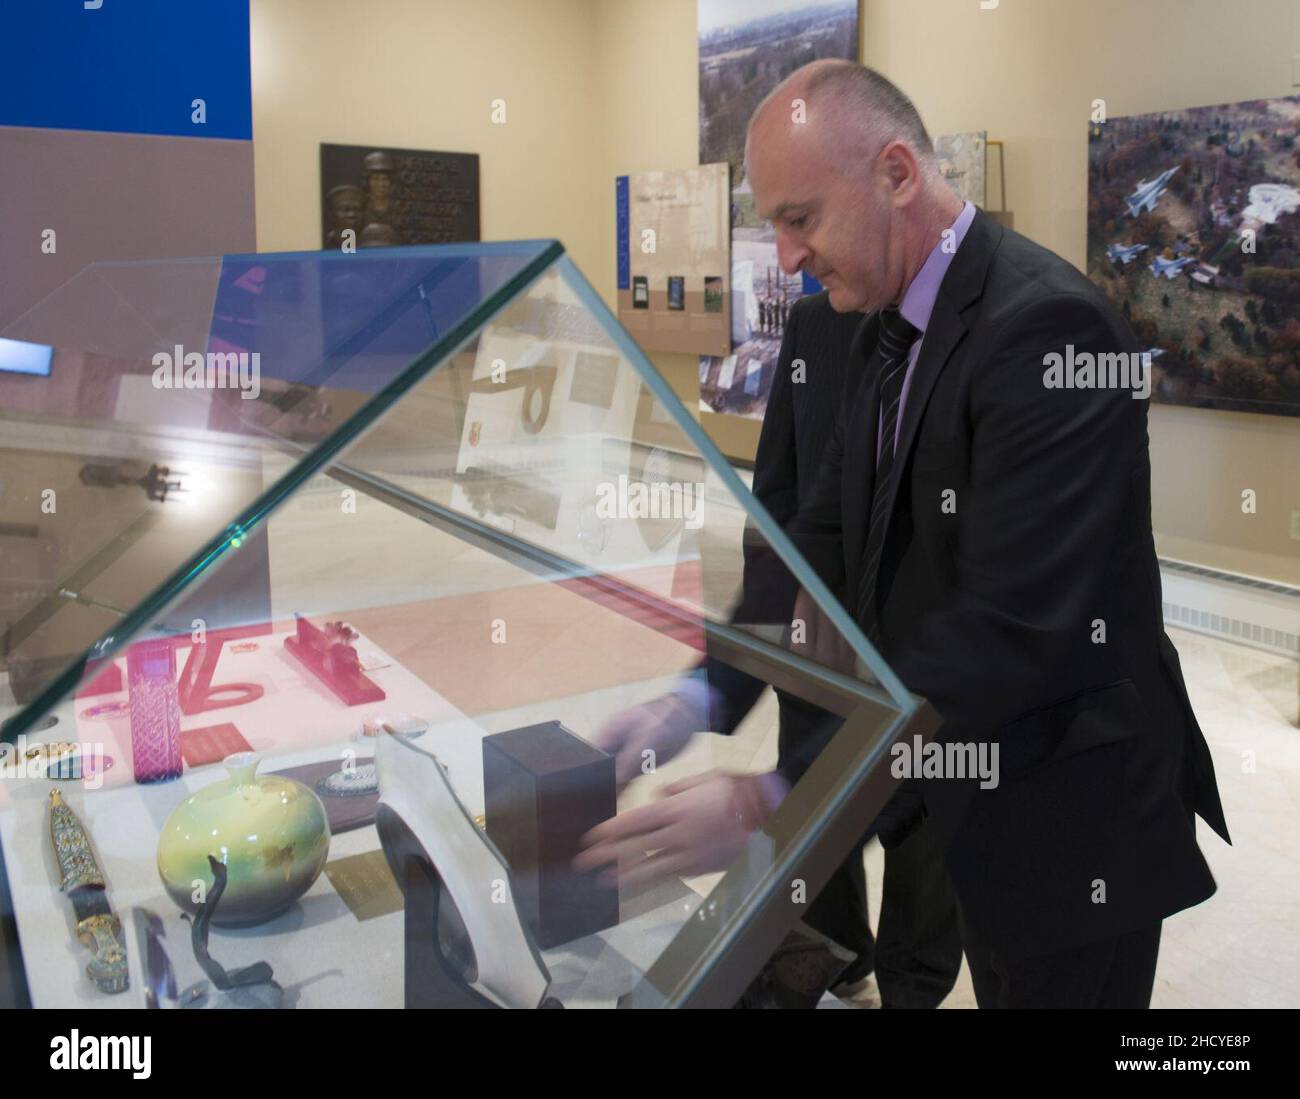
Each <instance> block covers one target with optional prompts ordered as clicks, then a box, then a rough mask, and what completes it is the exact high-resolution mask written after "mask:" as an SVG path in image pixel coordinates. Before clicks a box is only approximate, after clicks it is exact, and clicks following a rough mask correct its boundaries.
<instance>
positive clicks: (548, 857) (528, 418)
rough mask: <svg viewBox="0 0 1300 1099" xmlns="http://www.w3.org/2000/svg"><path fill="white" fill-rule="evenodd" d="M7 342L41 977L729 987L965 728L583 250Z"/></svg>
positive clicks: (409, 986) (338, 987)
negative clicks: (853, 601) (905, 755)
mask: <svg viewBox="0 0 1300 1099" xmlns="http://www.w3.org/2000/svg"><path fill="white" fill-rule="evenodd" d="M0 335H3V337H4V340H5V341H6V342H0V423H2V424H3V439H2V441H0V452H2V453H3V458H2V459H0V608H2V610H0V628H2V631H3V632H2V633H0V672H2V673H3V678H0V705H2V706H3V709H2V710H0V716H3V718H4V719H5V720H4V725H3V740H4V752H5V757H4V760H3V761H0V762H2V764H3V767H4V768H5V776H4V781H3V782H0V849H2V851H3V867H2V870H3V874H2V875H0V890H2V895H0V904H2V905H3V906H4V912H3V938H4V942H3V956H2V958H0V966H3V974H2V976H3V988H2V989H0V995H2V996H3V997H4V998H5V1000H6V1001H7V1002H9V1003H17V1004H26V1003H30V1004H32V1005H34V1006H36V1007H66V1006H78V1007H95V1006H105V1007H118V1006H145V1005H148V1006H153V1007H161V1008H175V1007H180V1008H195V1009H198V1008H204V1007H212V1006H231V1005H234V1006H240V1005H248V1006H281V1007H293V1006H298V1007H314V1006H375V1007H392V1006H401V1005H403V1004H407V1005H429V1004H476V1005H480V1006H487V1005H495V1006H517V1007H537V1006H555V1005H562V1006H727V1005H729V1004H731V1003H733V1002H734V1001H735V1000H736V999H737V997H738V996H739V995H740V993H741V992H742V991H743V990H744V989H745V988H746V986H747V984H748V983H749V981H750V980H751V979H752V978H753V976H754V975H755V973H756V972H757V971H758V970H759V968H760V966H761V965H762V963H763V961H764V959H765V958H766V957H768V955H769V954H770V953H771V952H772V951H773V950H774V949H775V948H776V947H777V946H778V945H779V944H780V943H781V942H782V941H783V940H784V939H785V937H786V936H787V935H789V934H790V932H791V931H792V929H794V928H795V927H796V925H798V923H799V920H800V917H801V916H802V915H803V913H804V912H805V911H806V910H807V905H808V903H809V902H810V901H811V900H812V899H813V898H814V897H815V896H816V892H817V890H818V889H819V888H820V886H821V884H822V883H824V882H825V881H826V879H827V877H828V876H829V875H830V873H831V872H832V870H833V869H834V868H835V866H836V865H838V863H839V862H840V861H841V860H842V859H843V858H844V857H845V856H846V855H847V854H848V852H849V851H850V850H852V849H854V848H855V845H856V844H859V843H860V842H861V839H862V837H863V835H864V833H865V832H866V830H867V829H868V828H869V826H870V825H871V822H872V821H873V820H874V819H875V817H876V815H877V813H878V811H879V810H880V808H881V807H882V806H883V805H884V803H885V802H886V800H887V799H888V798H889V796H890V795H891V793H892V792H893V790H894V788H895V786H896V785H897V783H898V781H899V780H898V779H897V778H896V777H894V776H893V775H892V774H891V770H890V767H889V763H890V758H889V749H890V747H891V745H892V744H893V743H895V742H896V741H897V740H899V739H900V738H904V737H905V738H908V739H909V740H910V738H912V737H913V736H918V735H919V736H929V735H931V734H932V732H933V726H934V725H935V719H934V717H933V714H932V711H930V710H929V708H928V707H926V706H925V705H924V704H923V703H922V702H921V701H920V700H918V699H916V698H914V697H912V696H911V695H909V694H908V692H907V691H906V690H905V689H904V688H903V687H902V685H901V684H900V683H899V682H898V680H897V679H896V677H895V676H894V675H893V673H892V672H891V671H890V669H889V668H888V667H887V666H886V665H885V663H884V662H883V660H882V659H881V658H880V656H879V655H878V654H877V653H876V652H875V651H874V650H873V649H872V648H871V647H870V646H869V644H868V643H867V641H866V640H865V638H864V637H863V636H862V635H861V633H860V632H859V630H858V629H857V627H856V626H855V625H854V624H853V622H852V621H851V619H850V617H849V616H848V615H847V613H846V612H845V611H844V609H843V608H842V607H841V606H840V604H839V603H838V602H837V601H836V599H835V597H834V595H833V593H832V592H830V591H829V590H828V589H827V588H826V586H825V585H824V584H823V582H822V580H821V579H819V577H818V576H817V575H816V574H815V572H814V571H813V569H812V568H811V567H810V566H809V565H808V564H807V563H806V561H805V560H804V559H803V558H802V557H801V556H800V555H799V554H798V553H797V552H796V550H795V548H794V547H793V546H792V544H791V543H790V542H789V540H788V539H787V538H786V536H785V535H784V534H783V533H782V531H781V530H780V529H779V528H778V526H777V525H776V524H775V523H774V522H773V520H772V519H771V518H770V516H768V515H767V513H766V512H765V511H764V510H763V509H762V508H761V507H760V506H759V505H758V504H757V503H756V501H755V500H754V499H753V497H752V496H751V495H750V493H749V491H748V490H747V489H746V487H745V485H744V483H743V482H742V480H741V479H740V477H739V476H738V475H737V473H736V472H735V471H734V470H733V469H732V468H731V467H730V466H729V465H728V464H727V462H726V461H725V460H724V459H723V458H722V456H721V455H720V454H719V453H718V451H717V449H716V448H715V447H714V446H713V445H712V444H711V443H710V442H709V440H708V438H707V437H706V436H705V435H704V434H703V432H702V431H701V430H700V428H699V426H698V424H697V423H696V421H695V420H694V419H693V418H692V416H691V415H690V414H689V413H688V412H687V410H686V409H685V408H684V407H683V406H682V404H681V403H680V401H678V400H677V398H676V397H675V396H674V395H673V393H672V391H671V390H670V388H669V386H668V385H667V383H666V382H665V381H664V380H663V378H662V377H660V375H659V374H658V373H657V372H656V371H655V369H654V368H653V367H652V366H651V365H650V363H649V362H648V361H647V359H646V358H645V356H644V355H643V354H642V353H641V352H640V350H639V349H638V348H637V347H636V345H635V344H634V343H633V342H632V340H631V339H630V338H629V337H628V335H627V334H626V333H625V332H624V331H623V330H622V329H621V328H620V327H619V325H618V324H617V322H616V321H615V320H614V318H613V316H612V315H611V314H610V312H609V311H608V309H607V308H606V307H605V306H604V304H603V303H602V301H601V300H600V298H599V296H598V295H597V294H596V293H595V292H594V291H593V289H592V288H591V286H590V285H589V284H588V283H587V282H586V280H585V279H584V278H583V277H582V275H581V274H580V273H579V272H578V270H577V269H576V268H575V266H574V265H573V264H572V262H571V261H570V260H569V259H568V258H567V257H566V256H565V254H564V251H563V248H562V246H561V245H560V244H558V243H557V242H554V241H526V242H519V243H497V244H474V245H457V246H437V247H409V248H400V249H377V250H373V251H362V252H359V253H356V254H351V255H348V254H341V253H314V252H313V253H303V254H285V255H256V256H228V257H224V258H218V259H210V260H192V261H161V262H147V263H126V264H101V265H96V266H93V267H91V268H88V269H87V270H85V271H84V272H82V273H81V274H80V275H79V276H78V277H77V278H75V279H74V280H72V281H71V282H70V283H68V284H67V285H66V286H64V287H63V288H62V289H61V290H60V291H58V292H57V293H56V294H54V295H53V296H51V297H50V298H49V299H48V300H46V301H45V302H43V303H42V304H41V305H39V306H38V307H36V308H35V309H33V310H32V311H30V312H29V313H27V314H26V315H24V316H23V317H21V318H19V319H18V320H17V321H16V322H14V323H13V324H11V325H10V326H8V328H7V329H6V330H5V331H4V332H3V333H2V334H0ZM32 362H38V363H40V364H42V365H41V369H36V370H33V369H29V368H28V367H27V366H26V365H24V364H29V363H32ZM767 685H772V686H774V687H776V688H778V689H780V690H781V691H783V692H785V693H786V694H787V695H788V696H791V697H793V698H796V699H802V700H804V701H805V702H806V703H808V704H810V705H811V706H815V707H818V708H820V709H819V710H818V711H817V712H819V713H824V716H823V718H822V720H821V722H820V725H819V726H818V729H819V733H818V735H817V736H816V737H813V738H810V741H809V747H807V748H806V749H805V750H804V751H803V752H802V753H800V755H801V762H800V763H799V765H798V766H794V767H791V766H787V767H785V769H784V770H783V771H782V772H781V773H779V774H772V775H766V778H765V779H762V780H758V781H733V779H731V778H729V777H728V776H735V775H754V774H759V773H765V772H768V771H771V768H772V761H771V758H770V757H771V756H772V755H774V752H773V745H774V744H775V738H776V728H775V717H774V714H775V707H774V706H773V704H772V703H771V701H770V699H768V700H767V701H764V700H763V696H762V691H763V690H764V688H765V687H766V686H767ZM756 703H757V705H755V704H756ZM751 707H752V709H751ZM746 714H748V715H749V716H748V717H746ZM716 733H729V734H731V735H727V736H720V735H713V734H716ZM692 791H695V795H693V796H699V797H700V798H701V799H702V800H701V804H703V803H704V801H707V798H705V796H704V795H705V793H706V792H707V794H708V796H709V797H713V798H715V800H717V799H721V800H720V801H718V804H720V805H722V808H721V809H715V810H713V811H715V812H718V813H720V814H721V816H719V817H717V818H716V819H717V820H720V821H723V822H724V823H725V825H726V827H720V828H718V829H717V830H716V833H714V834H710V833H709V830H708V829H707V828H706V829H705V834H703V835H701V834H698V833H695V834H692V833H689V832H686V833H681V834H679V833H678V832H677V831H675V828H676V824H675V823H674V822H676V821H677V820H678V819H679V818H678V817H677V816H675V815H674V807H681V806H683V805H684V804H685V803H684V802H682V801H675V800H674V799H675V798H680V797H681V796H683V795H691V792H692ZM655 814H663V815H662V816H661V817H659V818H657V817H656V815H655ZM683 819H691V820H700V819H702V820H705V821H706V822H707V821H708V820H709V819H711V818H709V817H708V816H707V815H705V816H704V817H690V816H689V814H687V818H683ZM656 820H658V821H659V823H658V824H656ZM737 829H738V830H739V834H740V836H741V838H740V839H737V838H736V833H737Z"/></svg>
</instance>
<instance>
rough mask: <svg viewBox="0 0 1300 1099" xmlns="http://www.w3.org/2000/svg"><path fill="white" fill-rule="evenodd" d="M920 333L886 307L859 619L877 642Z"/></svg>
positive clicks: (872, 639)
mask: <svg viewBox="0 0 1300 1099" xmlns="http://www.w3.org/2000/svg"><path fill="white" fill-rule="evenodd" d="M919 334H920V329H918V328H916V327H915V326H914V325H912V324H910V323H909V322H908V321H906V320H904V319H903V316H902V314H900V313H899V312H898V310H897V309H886V310H884V311H882V312H881V314H880V342H879V344H878V345H877V346H878V348H879V351H880V373H881V378H882V380H881V383H880V407H881V409H883V410H884V411H883V413H882V415H881V417H880V457H879V458H878V459H877V461H876V485H875V491H874V493H873V494H872V498H871V525H870V527H869V528H868V530H867V545H866V549H864V550H863V552H862V562H863V569H862V572H861V574H860V575H859V578H858V621H859V623H860V624H861V625H862V630H863V632H864V633H865V634H866V635H867V640H868V641H870V642H871V643H872V644H873V645H877V644H878V643H879V640H880V622H879V620H878V616H877V613H876V579H877V576H878V575H879V572H880V556H881V552H882V551H883V550H884V548H885V528H886V526H888V524H889V514H888V511H887V508H888V501H889V488H890V485H891V484H892V482H893V471H894V448H895V443H896V437H897V435H898V405H899V400H900V398H901V397H902V395H903V379H904V378H906V376H907V361H908V352H909V351H910V350H911V348H912V343H913V341H914V340H915V339H916V337H917V336H918V335H919Z"/></svg>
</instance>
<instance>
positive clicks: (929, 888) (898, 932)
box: [777, 692, 962, 1008]
mask: <svg viewBox="0 0 1300 1099" xmlns="http://www.w3.org/2000/svg"><path fill="white" fill-rule="evenodd" d="M777 694H778V698H779V700H780V728H779V732H778V739H777V743H778V748H777V751H778V755H779V758H780V759H781V760H782V761H784V760H785V759H786V758H787V753H788V752H789V751H790V748H791V746H792V744H793V743H794V742H795V741H796V740H797V739H798V738H800V737H803V736H808V735H812V734H813V732H814V730H822V729H824V725H823V724H822V723H823V722H824V721H825V719H826V716H827V715H826V714H825V712H824V711H821V710H817V709H816V708H815V707H810V706H808V704H807V703H803V702H801V701H799V700H795V699H791V698H789V696H787V695H785V694H784V692H777ZM931 833H932V829H930V828H928V827H927V826H926V825H922V826H921V827H920V828H919V829H918V830H917V831H915V832H913V833H912V835H910V836H909V837H908V838H907V839H906V840H904V841H903V842H902V843H901V844H899V845H898V846H897V847H894V848H892V849H891V850H888V851H886V852H885V875H884V883H883V885H882V891H881V902H880V928H879V933H878V934H877V935H876V937H875V938H874V939H873V938H872V935H871V924H870V920H869V917H868V914H867V875H866V869H865V868H864V867H863V865H862V848H861V847H856V848H854V850H853V851H852V853H851V854H850V855H849V857H848V858H847V859H845V861H844V863H843V864H842V865H841V866H840V867H839V868H838V869H837V870H836V871H835V873H834V874H833V875H831V877H830V879H829V881H827V883H826V885H825V887H824V888H823V889H822V891H821V892H820V893H819V894H818V895H817V896H816V897H815V898H814V899H813V901H812V903H811V904H810V905H809V906H808V912H807V914H806V915H805V916H804V918H803V922H804V923H806V924H807V925H808V926H809V927H811V928H812V929H813V930H814V931H818V932H820V933H821V934H823V935H825V936H826V937H827V938H829V939H833V940H834V941H835V942H836V943H838V944H839V945H840V946H843V947H845V948H846V949H848V950H852V951H853V952H854V953H856V954H857V955H858V959H857V962H855V963H854V964H852V965H850V966H849V969H848V970H847V973H848V974H850V975H853V976H865V975H866V974H868V973H870V972H872V969H873V968H874V970H875V974H876V984H877V986H878V987H879V988H880V999H881V1004H882V1006H884V1007H899V1008H930V1007H938V1006H939V1003H940V1002H941V1001H942V1000H943V998H944V997H945V996H947V995H948V993H949V992H951V991H952V986H953V985H954V984H955V983H956V981H957V974H958V972H959V971H960V969H961V953H962V951H961V933H960V931H959V929H958V925H957V902H956V900H955V899H954V896H953V892H952V886H951V885H950V884H949V882H948V874H947V871H946V870H945V868H944V865H943V858H942V856H941V854H940V852H939V851H938V850H937V848H936V846H935V844H934V842H933V837H932V834H931Z"/></svg>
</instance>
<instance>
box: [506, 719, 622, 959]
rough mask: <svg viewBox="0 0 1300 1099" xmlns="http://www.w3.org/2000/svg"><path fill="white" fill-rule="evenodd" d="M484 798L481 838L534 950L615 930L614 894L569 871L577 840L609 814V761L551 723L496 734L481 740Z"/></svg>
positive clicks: (589, 876)
mask: <svg viewBox="0 0 1300 1099" xmlns="http://www.w3.org/2000/svg"><path fill="white" fill-rule="evenodd" d="M483 795H484V805H485V815H486V819H487V834H488V838H489V839H491V840H492V842H493V843H494V844H496V846H497V848H498V849H499V850H500V851H501V853H502V854H503V855H504V856H505V858H506V861H507V862H508V863H509V864H510V872H511V877H512V879H513V881H514V889H515V900H516V902H517V904H518V905H519V911H520V914H521V915H522V916H523V918H524V919H525V920H527V921H528V923H529V925H530V926H531V927H532V929H533V933H534V934H535V935H536V937H537V944H538V946H541V947H543V948H546V947H552V946H558V945H559V944H560V943H566V942H569V941H571V940H573V939H577V938H580V937H582V936H583V935H590V934H592V933H593V932H596V931H599V930H601V929H602V928H605V927H612V926H613V925H614V924H616V923H618V890H617V889H610V888H605V887H602V886H600V885H599V884H597V882H596V873H594V872H592V873H585V874H580V873H578V872H576V871H575V870H574V869H573V867H572V862H573V858H574V856H575V855H577V854H578V851H579V846H578V840H579V838H580V837H581V836H582V834H583V833H584V832H587V831H588V830H590V829H592V828H594V827H596V825H598V824H600V823H601V822H602V821H605V820H608V819H609V818H610V817H612V816H613V815H614V813H615V811H616V797H617V794H616V791H615V787H614V759H613V757H612V756H609V755H606V754H605V753H604V752H602V751H601V750H600V749H599V748H595V747H593V746H592V745H590V744H588V743H587V742H586V741H585V740H583V739H582V738H581V737H579V736H575V735H574V734H573V733H572V732H570V731H569V730H568V729H566V728H565V727H564V726H563V725H561V724H560V723H559V722H558V721H548V722H544V723H543V724H541V725H528V726H525V727H524V728H522V729H511V730H510V731H508V732H504V733H495V734H493V735H492V736H489V737H485V738H484V740H483Z"/></svg>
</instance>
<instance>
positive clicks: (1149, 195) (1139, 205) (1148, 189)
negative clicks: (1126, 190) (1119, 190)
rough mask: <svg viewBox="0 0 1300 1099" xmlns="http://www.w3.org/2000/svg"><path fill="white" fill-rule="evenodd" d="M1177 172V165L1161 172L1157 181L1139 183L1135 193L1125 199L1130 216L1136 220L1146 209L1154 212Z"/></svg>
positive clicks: (1145, 180)
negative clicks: (1158, 200)
mask: <svg viewBox="0 0 1300 1099" xmlns="http://www.w3.org/2000/svg"><path fill="white" fill-rule="evenodd" d="M1176 171H1178V165H1177V164H1175V165H1174V166H1173V167H1172V168H1170V169H1169V171H1167V172H1161V173H1160V174H1159V175H1158V176H1156V178H1155V179H1149V180H1148V179H1144V180H1143V181H1142V182H1141V183H1139V184H1138V185H1137V188H1136V189H1135V190H1134V191H1133V193H1132V194H1131V195H1129V196H1127V197H1126V198H1125V199H1124V201H1125V202H1126V203H1128V216H1129V217H1133V218H1135V217H1137V216H1138V214H1140V213H1141V212H1142V211H1143V210H1144V209H1145V210H1147V211H1148V212H1150V211H1152V210H1154V209H1155V208H1156V200H1157V199H1159V198H1160V196H1161V195H1163V194H1164V193H1165V188H1167V187H1168V186H1169V181H1170V180H1171V179H1172V178H1173V175H1174V173H1175V172H1176Z"/></svg>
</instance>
